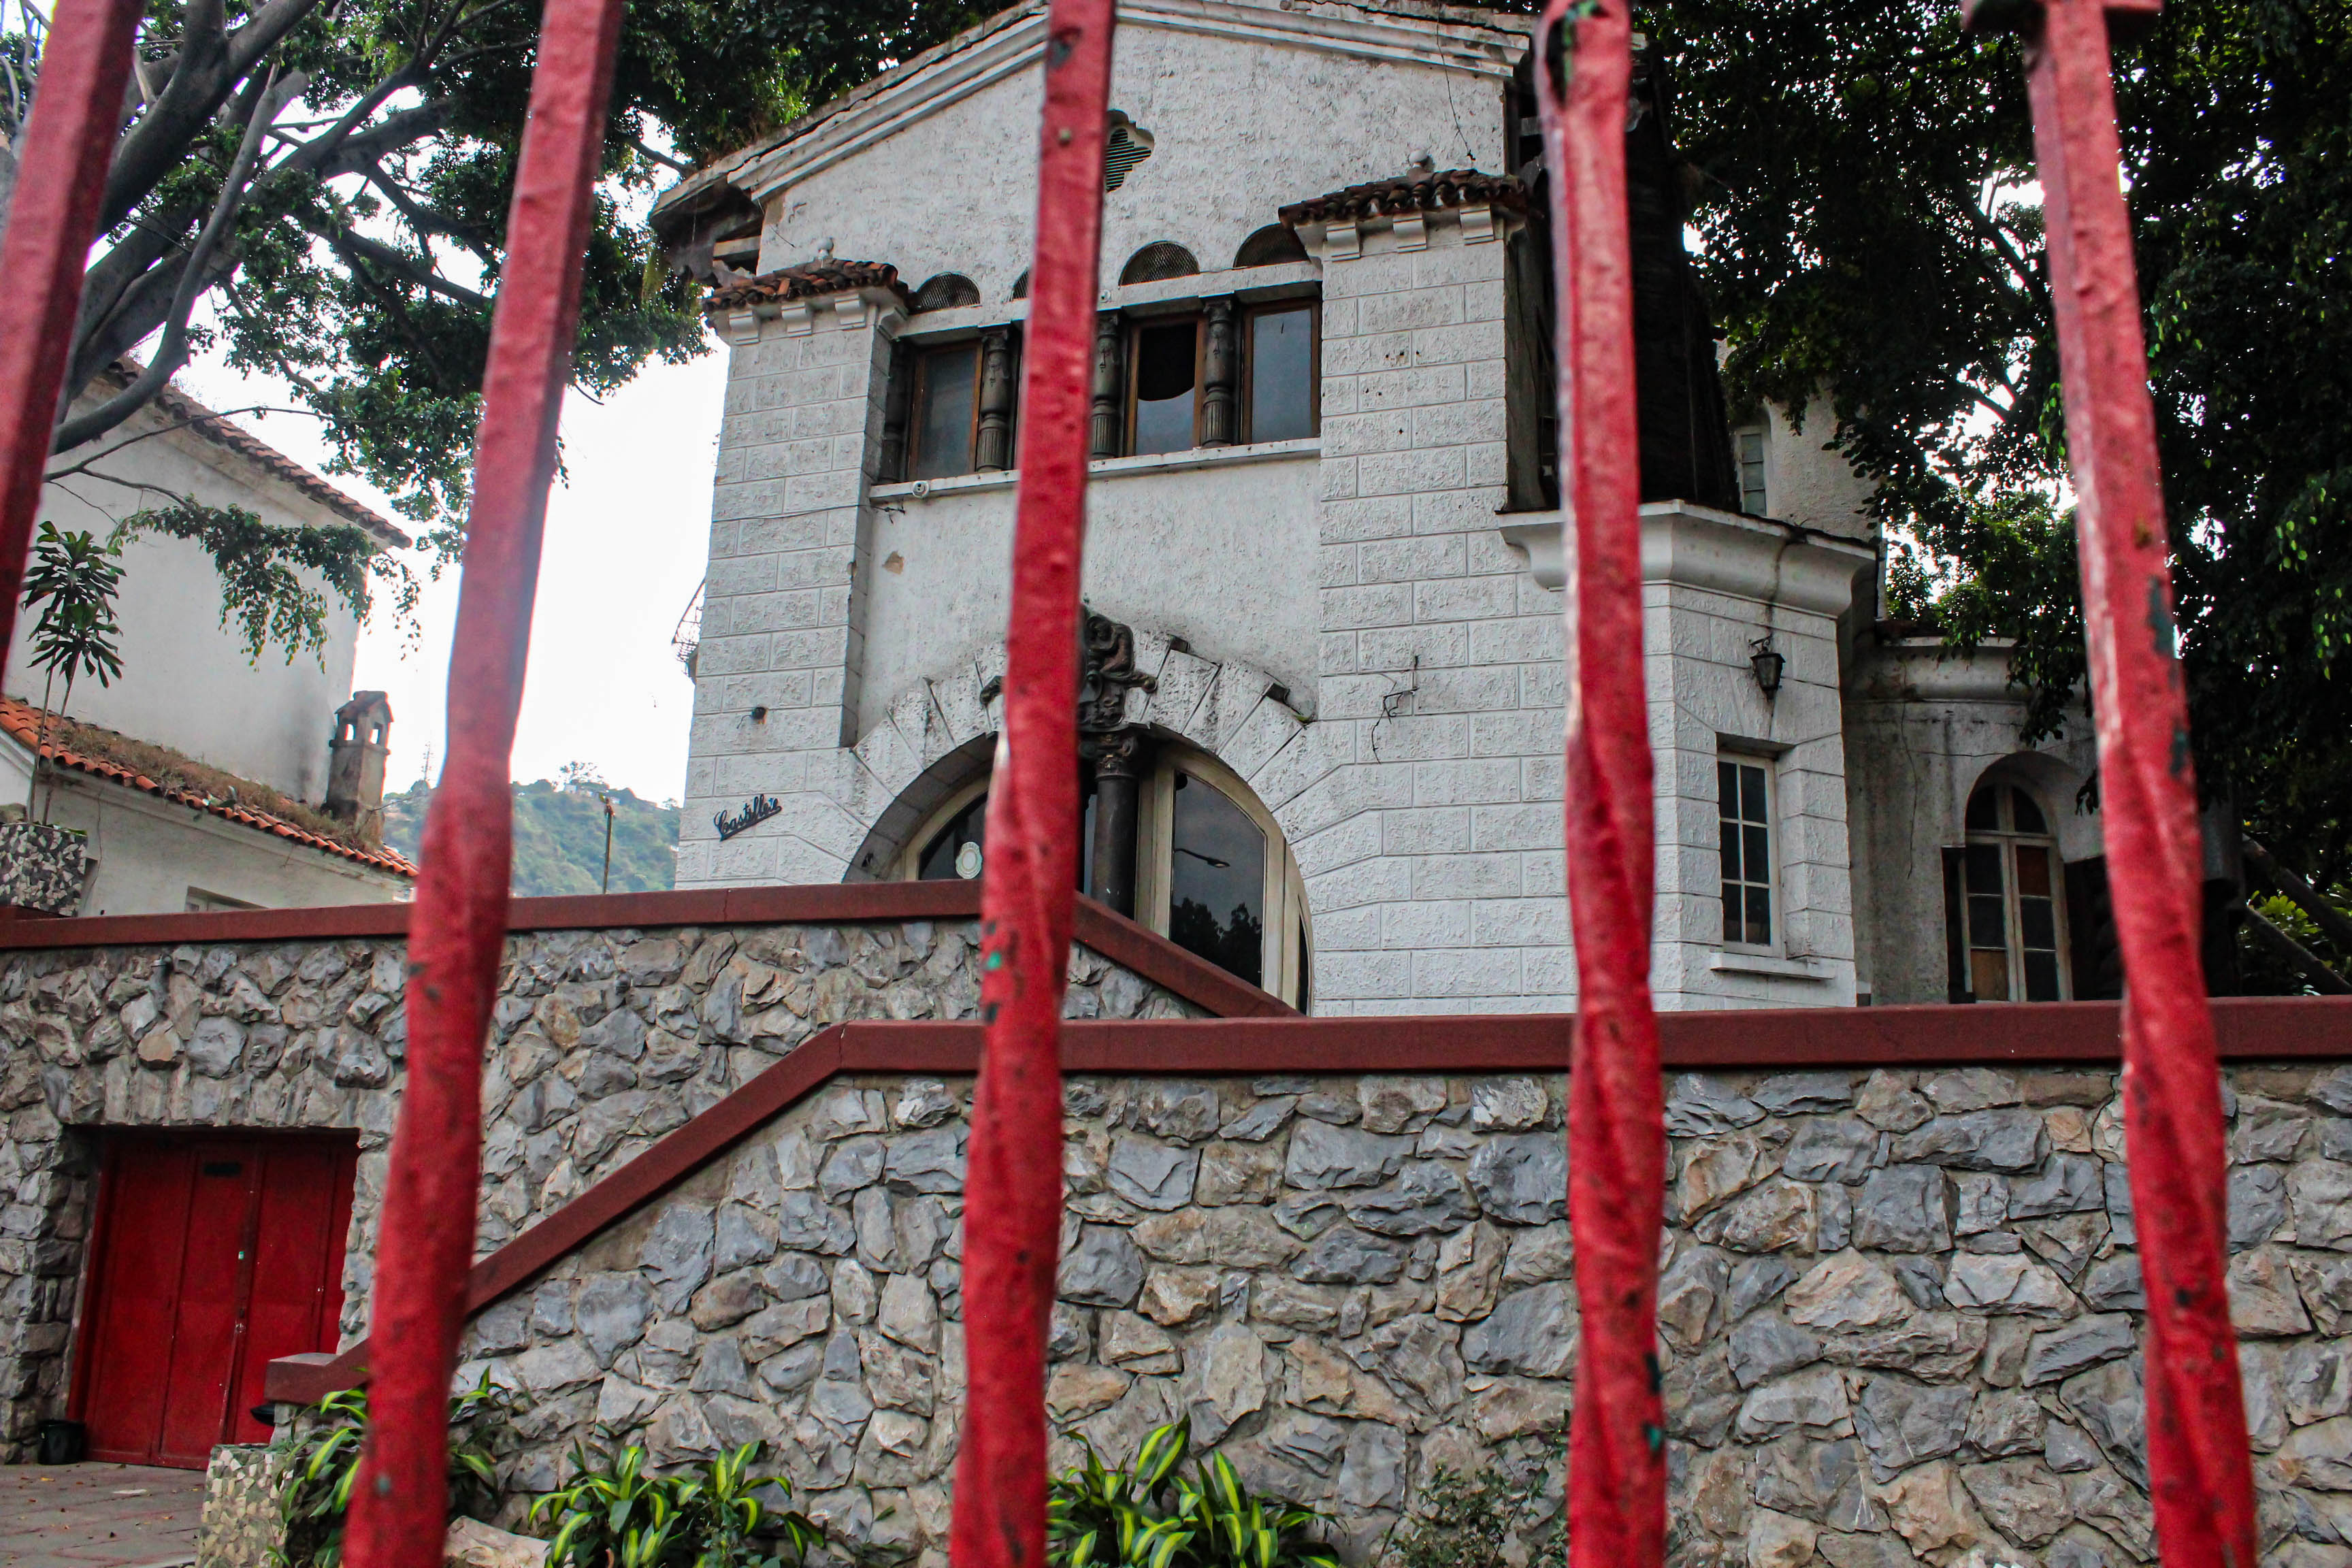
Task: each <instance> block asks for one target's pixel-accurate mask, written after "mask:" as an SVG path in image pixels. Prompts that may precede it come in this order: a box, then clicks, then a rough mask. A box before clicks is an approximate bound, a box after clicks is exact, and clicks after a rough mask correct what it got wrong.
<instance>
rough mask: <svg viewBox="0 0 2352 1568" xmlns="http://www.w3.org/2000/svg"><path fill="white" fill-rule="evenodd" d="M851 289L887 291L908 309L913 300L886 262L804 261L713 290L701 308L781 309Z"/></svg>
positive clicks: (894, 269) (896, 269) (894, 271)
mask: <svg viewBox="0 0 2352 1568" xmlns="http://www.w3.org/2000/svg"><path fill="white" fill-rule="evenodd" d="M850 289H889V290H890V291H891V292H892V293H894V294H896V295H898V297H899V298H900V299H901V300H906V301H907V303H908V307H909V308H912V306H913V304H914V296H912V295H910V294H908V292H907V288H906V285H904V284H903V283H900V282H899V281H898V268H895V267H893V266H891V265H890V264H889V263H888V262H887V261H808V262H803V263H802V264H801V265H800V266H798V267H786V268H782V269H780V270H778V271H774V272H763V273H761V275H760V276H759V277H757V278H746V279H741V280H740V281H739V282H734V283H730V284H728V285H727V286H726V287H725V288H723V289H712V290H711V293H710V297H709V299H708V300H704V301H703V308H704V309H705V310H740V309H742V308H743V307H744V306H746V305H781V304H783V303H785V302H786V301H787V300H814V299H815V298H817V297H818V296H820V295H824V294H844V293H847V292H848V291H849V290H850Z"/></svg>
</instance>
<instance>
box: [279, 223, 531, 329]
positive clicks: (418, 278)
mask: <svg viewBox="0 0 2352 1568" xmlns="http://www.w3.org/2000/svg"><path fill="white" fill-rule="evenodd" d="M306 227H308V225H306ZM312 232H313V233H317V232H318V231H317V230H315V229H313V230H312ZM320 238H322V239H324V240H326V241H327V243H328V244H330V245H331V246H333V247H335V248H336V250H337V251H339V252H341V254H342V256H343V258H344V259H345V260H346V261H347V262H348V261H350V260H352V258H356V257H362V256H363V257H365V258H367V259H368V260H370V261H373V262H374V263H375V264H376V265H377V266H379V267H381V268H383V269H384V270H385V271H387V272H396V273H398V274H399V275H400V276H401V277H403V278H405V279H408V280H409V281H410V282H411V283H414V284H415V285H416V286H417V287H418V288H419V289H428V290H430V291H431V292H433V293H436V294H438V295H440V296H442V297H443V298H444V299H448V300H456V301H457V303H459V304H461V305H477V306H479V307H481V308H483V309H485V310H487V309H488V307H489V303H490V297H489V296H488V295H487V294H478V293H476V292H475V291H474V290H473V289H468V288H466V287H465V286H463V285H462V284H457V283H452V282H450V281H449V280H448V279H446V278H443V277H442V276H441V275H440V274H438V273H436V272H433V271H430V270H428V269H426V268H421V267H419V266H417V265H416V263H415V260H414V259H412V258H409V257H406V256H403V255H402V254H401V253H400V252H399V251H397V250H394V248H393V247H391V246H388V245H385V244H383V243H382V242H381V241H378V240H373V239H370V238H368V237H367V236H365V235H363V234H360V233H358V232H356V231H354V230H352V229H351V228H349V227H346V226H341V225H338V226H335V228H334V230H333V232H332V233H329V234H320Z"/></svg>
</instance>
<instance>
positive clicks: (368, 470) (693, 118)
mask: <svg viewBox="0 0 2352 1568" xmlns="http://www.w3.org/2000/svg"><path fill="white" fill-rule="evenodd" d="M988 9H989V7H986V6H983V5H976V4H972V3H971V0H642V3H640V4H637V5H631V6H630V7H629V10H628V15H627V16H626V17H625V20H624V22H623V25H622V33H621V38H620V45H619V50H618V56H617V59H616V61H615V66H614V88H613V97H612V103H611V118H610V121H608V124H607V130H606V136H605V142H604V156H603V160H602V167H601V170H600V174H601V176H602V180H603V184H602V186H601V188H600V192H599V195H598V199H597V202H596V205H595V211H594V216H593V226H592V229H591V232H590V236H589V238H588V242H587V246H586V271H585V276H584V279H583V289H582V304H581V316H580V324H579V330H578V333H577V335H576V337H575V339H574V342H573V345H572V353H573V369H572V379H573V382H574V384H577V385H578V386H580V387H581V388H582V389H583V390H584V391H586V392H588V393H590V394H592V395H598V396H602V395H605V394H607V393H609V392H611V391H613V390H614V389H615V388H617V387H619V386H620V385H622V384H625V383H626V382H627V381H628V380H629V379H630V377H631V376H633V375H634V374H635V373H636V372H637V370H638V369H639V368H640V367H641V366H643V365H644V364H645V363H647V362H648V361H651V360H656V359H659V360H664V361H669V362H678V361H683V360H686V359H688V358H691V357H693V356H695V355H697V354H699V353H702V352H703V349H704V347H705V338H704V334H703V331H702V324H701V319H700V312H699V310H698V305H697V302H696V300H695V299H694V289H693V288H692V286H691V285H690V284H689V283H688V281H687V280H686V279H684V278H683V277H672V276H666V275H665V269H664V268H662V267H661V266H660V265H659V260H658V255H657V251H656V247H655V244H654V241H653V237H652V236H651V234H650V232H649V231H648V230H647V228H646V226H645V224H644V222H643V216H642V215H643V213H644V211H645V209H646V205H648V203H649V201H650V198H651V195H652V193H653V191H654V189H655V188H656V186H657V185H658V184H666V183H668V182H670V181H672V180H673V179H675V178H676V176H677V173H678V172H679V171H681V170H683V169H685V168H687V167H689V166H691V165H692V164H694V163H699V162H701V161H703V160H706V159H708V158H710V157H713V156H715V155H717V154H719V153H727V152H731V151H733V150H734V149H736V148H738V147H740V146H742V145H743V144H745V143H746V142H750V141H751V140H753V139H754V138H756V137H759V136H761V135H762V134H765V133H766V132H770V131H772V130H774V129H776V128H778V127H780V126H782V125H783V124H784V123H786V122H788V121H791V120H792V119H793V118H794V117H795V116H797V115H799V114H801V113H803V112H804V111H805V110H808V109H809V108H811V107H812V106H814V105H815V104H818V103H821V102H823V101H824V100H826V99H827V98H829V97H830V96H832V95H834V94H835V93H837V92H839V91H841V90H843V89H846V88H848V87H852V86H855V85H856V83H858V82H859V81H861V80H863V79H866V77H868V76H870V75H871V74H873V73H874V72H875V71H876V70H877V68H880V67H881V66H882V65H883V64H884V63H885V62H887V61H895V60H899V59H905V58H908V57H910V56H912V55H914V54H916V53H918V52H919V51H920V50H922V49H924V48H926V47H929V46H930V45H932V44H934V43H937V42H939V41H940V39H942V38H944V37H948V36H949V35H950V34H951V33H952V32H954V31H955V30H956V29H958V28H960V27H962V26H969V25H970V24H971V23H972V22H975V21H977V20H979V19H980V18H981V17H982V16H984V15H985V14H986V12H987V10H988ZM144 12H145V15H144V26H143V27H142V34H141V38H140V42H139V46H138V52H139V65H140V71H139V73H138V78H137V82H138V83H139V84H142V86H143V90H134V94H133V97H132V100H131V109H130V116H129V118H130V123H129V126H128V128H127V129H126V132H125V134H124V137H123V140H122V144H121V149H120V151H119V153H118V155H117V157H116V159H115V161H114V163H113V167H112V170H111V172H110V178H109V182H108V189H107V194H106V200H105V204H104V205H103V208H102V210H101V214H100V228H101V230H102V231H103V232H102V237H101V240H100V247H99V251H98V253H97V255H96V258H95V259H94V261H93V264H92V266H91V268H90V271H89V286H88V289H87V291H86V298H85V307H84V310H83V314H82V319H81V321H80V322H79V325H78V328H77V332H76V341H75V344H74V357H73V369H72V373H71V376H70V378H69V379H70V390H71V391H73V392H77V393H78V392H79V391H81V390H82V389H84V388H86V387H88V386H89V385H91V384H92V381H91V378H92V377H93V376H94V375H96V374H98V372H99V371H100V370H101V369H103V368H104V367H105V366H106V365H107V364H109V363H111V362H112V361H113V360H114V359H115V358H116V357H117V356H119V355H122V354H126V353H130V352H131V350H132V349H133V348H134V347H136V346H137V345H139V344H141V343H142V342H158V341H159V340H158V339H157V334H158V333H159V332H160V333H161V334H162V336H161V338H160V346H159V347H157V348H156V349H154V351H153V353H152V359H153V361H154V363H155V367H156V369H157V370H158V371H159V372H161V373H163V374H168V373H170V372H173V371H175V370H177V369H178V368H179V367H180V365H181V364H183V363H185V362H186V360H187V358H188V357H189V356H190V355H192V354H194V353H203V352H205V351H206V350H217V351H219V352H220V353H223V354H224V355H225V357H226V360H227V362H228V363H230V364H231V365H232V366H234V367H236V368H237V369H239V370H243V371H258V372H266V373H269V374H276V375H278V376H280V377H283V378H284V379H285V381H286V382H287V383H288V384H289V385H290V386H291V388H292V389H293V391H292V395H293V397H294V400H295V401H296V403H298V404H299V405H300V406H301V407H302V408H303V409H305V410H307V411H308V412H310V413H312V414H315V415H317V416H319V417H320V419H321V420H322V421H323V423H324V430H325V435H326V437H327V440H328V443H329V445H330V446H331V448H332V450H333V452H334V458H333V461H332V463H331V468H332V470H333V471H336V472H344V473H354V474H360V475H363V476H365V477H366V478H367V479H370V480H371V481H373V483H375V484H376V485H377V486H379V487H380V488H382V489H383V490H385V491H386V492H387V493H388V494H391V495H393V496H394V504H395V506H396V507H397V508H398V510H400V511H401V512H402V513H403V514H404V515H405V516H407V517H409V518H411V519H413V520H415V521H416V522H417V523H418V524H419V525H420V528H421V531H422V534H423V541H424V542H425V544H426V545H428V546H429V547H431V548H433V549H435V550H436V551H438V552H440V553H441V554H442V556H443V557H444V558H445V559H454V558H455V556H456V553H457V551H458V549H459V547H460V545H461V543H462V538H461V529H462V518H463V512H464V508H465V503H466V500H467V489H468V477H469V473H470V468H471V460H472V441H473V434H474V421H475V416H476V413H477V411H478V401H479V397H480V391H481V378H482V368H483V361H484V356H485V353H486V352H487V349H488V341H489V322H490V299H491V296H492V295H493V294H494V293H495V291H496V289H497V287H498V284H499V279H500V276H501V274H502V273H503V271H504V269H505V267H506V262H507V258H506V254H505V247H506V226H507V220H508V208H509V203H510V200H511V197H512V194H513V178H514V170H515V165H516V162H517V159H518V157H519V155H520V145H521V138H522V131H523V125H524V121H525V119H526V113H527V106H528V102H529V95H530V71H531V68H532V66H533V64H534V63H535V60H536V50H537V33H538V27H539V24H540V7H539V6H537V5H520V6H519V5H513V4H510V3H509V0H451V3H449V4H435V5H423V4H418V3H416V0H340V3H334V4H330V3H328V0H267V3H265V0H226V4H225V5H212V4H205V3H198V0H149V3H148V4H147V5H145V7H144ZM20 13H21V15H20ZM0 17H5V20H0V66H5V70H0V78H5V80H0V89H5V90H0V162H5V161H7V160H8V159H9V158H10V157H11V156H12V154H10V153H9V152H8V151H7V149H8V147H9V145H10V144H11V143H13V142H16V140H17V136H16V132H17V131H18V130H19V121H20V120H21V114H22V110H23V107H24V105H25V104H26V102H27V101H28V100H29V94H30V88H31V85H32V82H33V80H34V79H35V78H36V76H37V68H38V56H39V42H40V39H39V37H38V35H39V31H40V29H39V27H38V26H37V19H36V18H35V17H34V15H33V12H32V8H30V7H23V8H8V9H6V10H5V11H0ZM240 149H249V150H250V151H249V152H248V153H247V154H246V155H242V156H241V155H240ZM0 173H5V171H0ZM526 281H527V286H528V287H531V288H541V287H545V286H547V285H548V281H549V280H546V279H528V280H526ZM199 301H209V304H210V307H211V308H210V309H209V310H202V311H199V310H195V306H196V305H197V304H198V302H199ZM153 390H154V389H153V388H149V389H146V391H145V392H144V393H143V394H142V395H141V396H137V397H129V398H122V399H117V398H112V397H109V398H108V399H107V400H106V403H107V406H106V407H105V408H103V409H87V410H85V411H83V412H80V413H77V414H76V415H75V416H73V417H71V418H69V419H68V420H67V421H66V422H65V424H64V425H63V426H61V427H60V432H59V447H58V449H59V450H64V449H66V448H68V447H74V446H77V445H79V444H80V443H81V442H84V441H88V440H89V439H91V438H92V437H95V436H96V435H98V434H100V433H101V432H102V431H103V430H104V429H107V428H111V427H112V426H113V425H114V424H117V423H119V422H120V421H121V418H123V417H127V416H128V415H129V413H130V412H131V411H132V409H133V408H134V407H135V406H137V405H139V404H140V403H141V402H142V401H144V400H146V399H147V398H150V397H152V392H153Z"/></svg>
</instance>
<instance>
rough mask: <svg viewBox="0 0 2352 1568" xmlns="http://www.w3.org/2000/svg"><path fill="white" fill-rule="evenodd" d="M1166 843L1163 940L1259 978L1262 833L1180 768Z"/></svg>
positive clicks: (1249, 978)
mask: <svg viewBox="0 0 2352 1568" xmlns="http://www.w3.org/2000/svg"><path fill="white" fill-rule="evenodd" d="M1170 849H1171V854H1170V860H1171V865H1170V867H1169V873H1168V875H1169V884H1168V886H1169V898H1168V938H1169V940H1170V941H1171V942H1174V943H1175V944H1176V945H1177V946H1179V947H1181V948H1182V949H1184V950H1185V951H1186V952H1192V953H1196V954H1198V955H1199V956H1201V957H1202V958H1205V959H1207V960H1208V961H1209V962H1210V963H1213V964H1215V965H1216V966H1217V967H1218V968H1220V969H1223V970H1224V971H1225V972H1226V973H1229V974H1233V975H1235V976H1237V977H1238V978H1240V979H1243V980H1246V981H1248V982H1249V983H1250V984H1253V985H1259V984H1264V978H1263V976H1264V973H1265V908H1264V905H1265V834H1264V833H1262V832H1260V831H1259V830H1258V826H1257V824H1255V823H1254V822H1252V821H1251V820H1250V819H1249V817H1248V816H1246V815H1245V814H1244V812H1243V811H1242V808H1241V807H1239V806H1237V805H1234V803H1233V802H1232V801H1230V800H1227V799H1226V798H1225V797H1224V796H1223V795H1221V794H1219V793H1218V792H1217V791H1216V790H1215V789H1213V787H1211V786H1210V785H1208V784H1203V783H1202V781H1200V780H1199V779H1196V778H1194V777H1192V775H1191V774H1189V773H1178V774H1177V775H1176V810H1175V816H1174V821H1173V823H1172V825H1171V839H1170Z"/></svg>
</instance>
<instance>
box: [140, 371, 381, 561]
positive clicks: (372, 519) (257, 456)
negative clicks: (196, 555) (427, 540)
mask: <svg viewBox="0 0 2352 1568" xmlns="http://www.w3.org/2000/svg"><path fill="white" fill-rule="evenodd" d="M141 369H142V367H141V365H140V363H139V362H138V361H136V360H131V359H119V360H117V361H115V362H114V363H112V364H110V365H109V366H108V367H107V368H106V369H104V370H102V371H100V372H99V373H98V379H99V380H100V381H102V382H107V383H109V384H112V385H113V386H115V387H117V388H120V387H125V386H128V385H130V384H131V383H132V382H133V381H135V380H137V379H138V377H139V374H140V371H141ZM153 407H154V408H155V410H156V412H158V413H160V414H162V415H163V416H165V417H166V418H168V419H172V420H175V421H178V422H181V423H184V424H185V425H186V426H188V428H190V429H191V430H194V432H195V433H196V434H198V435H199V436H202V437H204V438H205V439H206V440H207V441H210V442H211V443H213V445H215V446H216V447H224V448H226V450H228V451H231V452H235V453H236V455H237V456H239V457H241V458H246V459H247V460H248V461H250V462H253V463H255V464H257V465H258V466H260V467H261V468H266V469H268V471H269V472H270V473H272V474H275V475H276V476H277V477H278V478H279V479H283V480H285V481H286V482H287V483H288V484H289V485H291V486H293V487H294V488H295V489H298V490H300V491H301V492H302V493H303V494H304V495H306V496H309V497H310V499H311V500H314V501H317V502H318V503H319V504H320V506H323V507H325V508H326V509H327V510H329V511H331V512H333V513H334V514H335V515H336V516H337V517H340V518H342V519H343V520H344V521H348V522H351V523H353V524H355V525H356V526H357V527H358V528H359V529H360V531H362V532H363V533H365V534H366V535H367V536H368V537H369V538H371V539H373V540H374V541H375V542H377V543H378V544H383V545H387V546H389V547H391V548H392V549H394V550H405V549H407V548H408V547H409V545H410V544H411V543H413V542H414V541H412V540H411V539H410V538H409V537H408V535H407V534H405V533H404V532H402V531H400V530H399V529H397V528H394V526H393V525H392V524H391V523H389V522H387V521H384V519H383V517H382V516H381V515H379V514H378V513H376V512H373V511H371V510H369V509H367V508H366V507H363V506H362V505H361V504H360V503H359V502H357V501H355V500H352V498H351V497H349V496H347V495H345V494H344V493H343V492H342V491H341V490H339V489H336V488H335V487H334V486H332V485H331V484H329V483H328V482H327V481H326V480H324V479H320V477H319V476H318V475H316V474H314V473H312V472H311V471H310V469H308V468H304V467H303V466H302V465H301V464H299V463H298V462H296V461H295V460H294V459H293V458H289V457H288V456H287V455H286V454H285V453H283V452H281V451H279V450H278V448H277V447H272V446H270V445H269V444H268V442H266V441H264V440H262V439H261V437H258V436H256V435H254V434H253V433H252V432H251V431H249V430H247V429H246V428H245V427H244V426H240V425H236V424H235V423H232V422H231V420H230V419H229V417H228V416H227V415H226V414H215V412H213V411H212V410H211V409H209V408H207V407H205V405H203V404H201V403H198V402H197V401H196V400H195V399H194V398H193V397H190V396H189V395H187V394H186V393H184V392H183V391H181V390H180V389H179V387H177V386H176V385H173V384H171V383H169V382H166V383H165V384H164V385H163V392H162V393H161V394H160V395H158V396H157V397H156V399H155V402H154V404H153Z"/></svg>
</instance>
